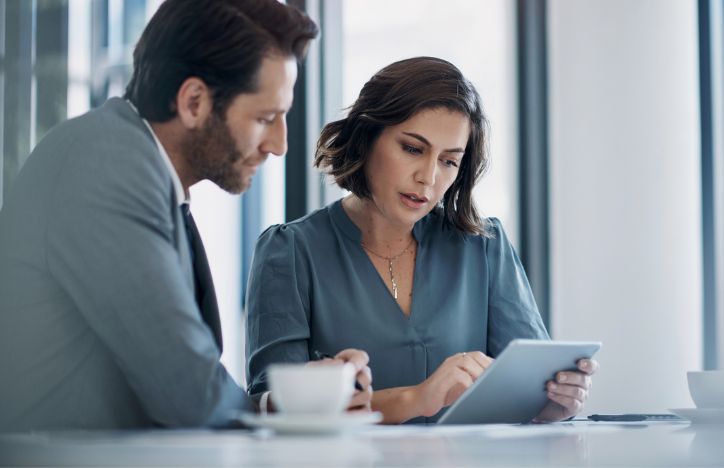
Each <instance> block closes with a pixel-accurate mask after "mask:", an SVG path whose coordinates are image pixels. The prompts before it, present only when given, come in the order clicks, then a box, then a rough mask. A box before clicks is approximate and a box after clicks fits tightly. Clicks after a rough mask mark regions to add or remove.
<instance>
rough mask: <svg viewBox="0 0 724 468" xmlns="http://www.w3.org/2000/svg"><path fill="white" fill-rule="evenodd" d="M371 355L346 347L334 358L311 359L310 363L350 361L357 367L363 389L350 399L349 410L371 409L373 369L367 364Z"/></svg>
mask: <svg viewBox="0 0 724 468" xmlns="http://www.w3.org/2000/svg"><path fill="white" fill-rule="evenodd" d="M369 361H370V357H369V356H368V355H367V353H366V352H364V351H362V350H359V349H352V348H350V349H345V350H342V351H340V352H339V353H337V355H336V356H334V358H333V359H330V358H326V359H322V360H321V361H311V362H310V363H309V365H319V364H322V365H324V364H326V363H330V364H331V363H337V364H339V363H349V364H351V365H353V366H354V368H355V371H356V372H355V374H356V375H355V378H356V379H357V382H358V383H359V384H360V386H361V387H362V390H355V392H354V394H353V395H352V400H350V403H349V406H348V407H347V411H353V412H357V411H363V412H364V411H371V408H372V406H371V405H372V371H371V370H370V368H369V366H368V365H367V364H368V363H369Z"/></svg>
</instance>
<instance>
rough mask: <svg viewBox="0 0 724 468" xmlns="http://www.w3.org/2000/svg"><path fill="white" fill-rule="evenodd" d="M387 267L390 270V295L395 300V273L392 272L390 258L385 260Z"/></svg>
mask: <svg viewBox="0 0 724 468" xmlns="http://www.w3.org/2000/svg"><path fill="white" fill-rule="evenodd" d="M387 267H388V268H389V270H390V281H391V282H392V295H393V296H394V297H395V300H397V281H395V274H394V273H393V272H392V259H389V260H387Z"/></svg>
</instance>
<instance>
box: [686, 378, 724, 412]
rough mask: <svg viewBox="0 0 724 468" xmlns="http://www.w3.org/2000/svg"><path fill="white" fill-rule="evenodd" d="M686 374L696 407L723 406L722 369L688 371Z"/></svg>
mask: <svg viewBox="0 0 724 468" xmlns="http://www.w3.org/2000/svg"><path fill="white" fill-rule="evenodd" d="M686 376H687V379H688V381H689V393H691V399H692V400H694V403H695V404H696V407H697V408H724V371H690V372H687V373H686Z"/></svg>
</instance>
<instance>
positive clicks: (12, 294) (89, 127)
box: [0, 0, 371, 431]
mask: <svg viewBox="0 0 724 468" xmlns="http://www.w3.org/2000/svg"><path fill="white" fill-rule="evenodd" d="M316 34H317V28H316V25H315V24H314V23H313V22H312V21H311V20H310V19H309V18H308V17H306V16H305V15H303V14H302V13H300V12H299V11H297V10H295V9H293V8H291V7H288V6H286V5H283V4H281V3H278V2H277V1H275V0H264V1H262V0H258V1H252V0H225V1H222V0H215V1H212V0H204V1H201V0H168V1H167V2H166V3H164V4H162V5H161V7H160V8H159V10H158V12H157V13H156V14H155V15H154V17H153V18H152V19H151V21H150V22H149V24H148V26H147V27H146V29H145V30H144V32H143V35H142V37H141V39H140V41H139V43H138V45H137V47H136V50H135V52H134V72H133V77H132V79H131V82H130V83H129V85H128V88H127V90H126V95H125V99H120V98H112V99H110V100H109V101H108V102H106V103H105V104H104V105H103V106H102V107H101V108H99V109H97V110H94V111H91V112H89V113H87V114H85V115H83V116H81V117H79V118H77V119H73V120H70V121H68V122H65V123H63V124H61V125H59V126H58V127H56V128H55V129H53V130H52V131H51V132H50V133H49V134H48V135H47V136H46V137H45V138H44V139H43V141H41V142H40V143H39V144H38V146H37V147H36V149H35V150H34V151H33V154H31V156H30V157H29V158H28V161H27V163H26V164H25V166H24V167H23V169H22V171H21V173H20V174H19V175H18V177H17V179H16V181H15V183H14V185H13V190H12V192H11V193H10V194H9V196H8V198H7V200H6V204H5V206H4V207H3V210H2V212H0V375H1V376H2V381H1V383H0V401H1V402H2V403H0V431H21V430H30V429H65V428H84V429H93V428H130V427H148V426H159V425H160V426H170V427H173V426H200V425H224V424H226V423H227V422H228V419H229V417H230V415H231V414H232V413H233V411H234V410H240V409H249V408H251V407H252V404H251V403H250V402H249V400H248V397H247V396H246V394H245V392H244V391H243V390H242V389H241V388H239V387H238V386H237V384H236V383H235V382H234V381H233V380H232V378H231V377H230V376H229V374H228V373H227V371H226V369H224V367H223V366H222V365H221V364H220V363H219V356H220V353H221V346H222V343H221V333H220V327H219V318H218V309H217V306H216V298H215V294H214V291H213V285H212V283H211V277H210V274H209V270H208V264H207V263H206V256H205V253H204V250H203V245H202V243H201V241H200V238H199V237H198V232H197V231H196V228H195V225H194V223H193V219H192V218H191V217H190V213H189V211H188V193H189V192H188V189H189V187H190V186H191V185H193V184H195V183H196V182H198V181H200V180H203V179H209V180H211V181H212V182H214V183H216V184H217V185H218V186H220V187H221V188H223V189H224V190H227V191H229V192H232V193H240V192H243V191H244V190H245V189H246V188H248V187H249V184H250V183H251V178H252V176H253V175H254V173H255V171H256V168H257V166H258V165H260V164H261V163H263V162H264V160H265V159H266V158H267V157H268V155H270V154H274V155H282V154H284V153H285V152H286V123H285V116H286V113H287V112H288V110H289V108H290V107H291V105H292V90H293V86H294V82H295V80H296V76H297V66H298V63H299V62H300V61H301V60H302V58H303V56H304V54H305V50H306V48H307V45H308V42H309V41H310V40H311V39H313V38H314V37H315V36H316ZM339 358H341V359H343V360H349V361H352V362H353V363H354V364H355V365H356V366H357V368H358V370H359V371H360V380H362V381H363V383H364V385H365V386H366V387H367V391H365V392H359V393H358V394H357V396H356V397H355V398H356V400H355V401H353V405H362V406H365V405H369V400H370V392H371V391H370V389H369V380H370V379H369V376H368V369H366V355H365V354H364V353H362V352H359V351H355V350H347V351H344V352H343V353H341V355H340V356H339Z"/></svg>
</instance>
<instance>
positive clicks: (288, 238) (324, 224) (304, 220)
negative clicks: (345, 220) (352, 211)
mask: <svg viewBox="0 0 724 468" xmlns="http://www.w3.org/2000/svg"><path fill="white" fill-rule="evenodd" d="M328 211H329V207H327V206H326V207H324V208H320V209H318V210H315V211H313V212H311V213H309V214H307V215H304V216H302V217H301V218H298V219H295V220H294V221H289V222H286V223H281V224H273V225H271V226H269V227H268V228H266V229H265V230H264V232H262V233H261V235H260V236H259V243H262V242H273V243H288V242H304V241H310V240H311V241H314V240H315V239H317V240H321V239H323V238H325V237H327V236H329V235H330V233H331V231H332V227H331V224H330V220H329V212H328Z"/></svg>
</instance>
